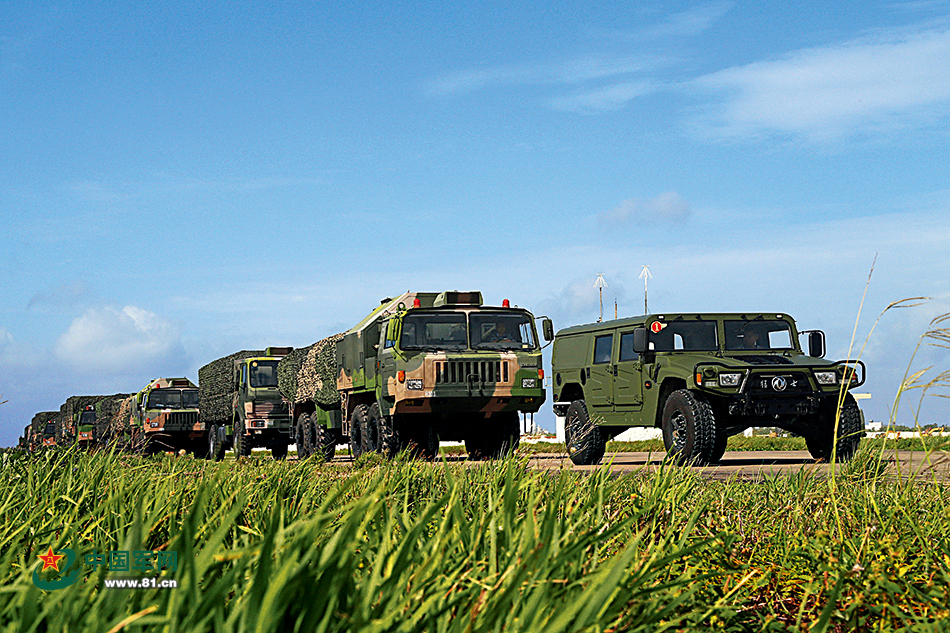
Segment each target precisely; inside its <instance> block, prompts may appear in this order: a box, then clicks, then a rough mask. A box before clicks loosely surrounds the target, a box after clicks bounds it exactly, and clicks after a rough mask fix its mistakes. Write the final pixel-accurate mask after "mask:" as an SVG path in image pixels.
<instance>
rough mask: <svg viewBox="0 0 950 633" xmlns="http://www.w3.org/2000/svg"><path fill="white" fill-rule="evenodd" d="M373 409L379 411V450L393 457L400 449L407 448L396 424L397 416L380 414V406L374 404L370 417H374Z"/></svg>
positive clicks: (388, 456)
mask: <svg viewBox="0 0 950 633" xmlns="http://www.w3.org/2000/svg"><path fill="white" fill-rule="evenodd" d="M373 409H375V410H376V413H377V418H376V419H377V420H378V424H377V428H378V429H379V450H380V452H382V454H383V455H385V456H386V457H387V458H389V459H392V458H393V457H395V456H396V455H398V454H399V451H401V450H403V449H404V448H406V446H405V445H404V444H403V443H402V441H401V437H400V433H399V429H398V428H397V427H396V425H395V424H394V422H395V419H394V417H395V416H391V415H379V408H378V407H377V405H375V404H374V405H373V408H372V409H370V413H369V415H370V418H372V417H373Z"/></svg>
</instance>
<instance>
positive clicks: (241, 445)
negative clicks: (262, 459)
mask: <svg viewBox="0 0 950 633" xmlns="http://www.w3.org/2000/svg"><path fill="white" fill-rule="evenodd" d="M250 439H251V438H249V437H248V436H247V435H245V434H244V422H243V421H242V420H240V419H239V420H237V421H235V423H234V458H235V459H241V458H242V457H250V456H251V442H250Z"/></svg>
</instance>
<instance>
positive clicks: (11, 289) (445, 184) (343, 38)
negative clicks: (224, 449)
mask: <svg viewBox="0 0 950 633" xmlns="http://www.w3.org/2000/svg"><path fill="white" fill-rule="evenodd" d="M948 122H950V2H945V1H934V2H930V1H912V2H883V3H882V2H874V1H871V2H864V3H839V4H837V5H835V4H834V3H832V5H831V6H830V5H829V3H827V2H806V3H796V4H795V5H794V7H793V6H792V5H789V4H788V3H764V2H756V3H743V2H663V3H652V2H628V3H613V2H605V3H598V4H597V5H596V6H591V5H590V3H583V4H582V3H570V2H564V3H557V4H547V5H546V4H544V3H541V4H539V3H533V2H526V3H520V4H519V3H511V2H505V3H484V2H478V3H465V2H456V3H449V5H446V4H445V3H442V2H438V3H428V4H422V3H401V4H400V3H396V4H387V5H385V6H384V5H380V4H379V3H349V4H347V5H346V6H345V7H344V6H339V7H336V6H333V5H332V3H331V4H328V5H326V6H313V5H312V3H295V2H287V3H283V5H282V6H280V7H275V6H272V3H241V5H240V6H232V5H230V4H228V3H219V2H213V1H211V2H203V3H179V2H162V3H152V2H144V3H127V4H117V3H108V2H81V3H79V2H61V3H42V2H36V3H33V2H20V1H14V2H4V3H3V4H2V5H0V144H2V147H3V148H4V151H3V152H0V218H2V220H3V223H2V227H3V228H2V231H0V279H2V280H3V283H2V285H0V394H2V397H0V400H2V399H6V400H8V402H7V403H6V404H4V405H2V406H0V444H3V445H9V444H12V443H14V442H15V441H16V437H17V436H18V435H19V433H20V432H21V430H22V427H23V425H25V424H26V423H27V422H28V421H29V418H30V417H31V416H32V414H33V413H34V412H36V411H41V410H47V409H57V408H58V407H59V405H60V404H61V403H62V402H63V401H64V400H65V398H66V397H68V396H70V395H77V394H88V393H115V392H124V391H136V390H138V389H140V388H141V387H142V386H143V385H144V384H145V383H146V382H147V381H149V380H150V379H152V378H155V377H157V376H170V375H182V374H184V375H187V376H189V377H191V378H192V379H194V378H195V377H196V375H197V368H198V367H200V366H201V365H203V364H205V363H207V362H209V361H210V360H213V359H214V358H217V357H219V356H223V355H225V354H229V353H231V352H233V351H236V350H238V349H244V348H253V347H263V346H266V345H284V344H290V345H307V344H310V343H312V342H313V341H315V340H318V339H320V338H323V337H324V336H327V335H329V334H332V333H335V332H338V331H342V330H344V329H346V328H348V327H349V326H350V325H352V324H353V323H355V322H356V321H358V320H359V319H360V318H362V317H363V316H364V314H365V313H367V312H368V311H369V310H371V309H372V308H373V307H374V306H375V305H377V301H378V300H379V299H381V298H383V297H385V296H390V295H393V294H395V293H398V292H402V291H405V290H407V289H413V290H443V289H454V288H458V289H463V290H465V289H481V290H482V291H483V292H484V293H485V295H486V298H487V299H488V300H489V301H490V302H491V303H495V304H498V303H500V302H501V300H502V299H504V298H509V299H511V301H512V302H513V303H516V304H519V305H522V306H525V307H528V308H530V309H532V310H533V311H534V312H535V313H536V314H539V315H540V314H545V315H548V316H550V317H551V318H553V319H554V321H555V325H556V327H558V328H560V327H566V326H568V325H574V324H578V323H585V322H590V321H593V320H595V319H596V318H597V316H598V305H597V291H596V290H595V289H594V287H593V282H594V279H595V278H596V276H597V274H598V273H604V275H605V278H606V281H607V283H608V288H607V289H605V303H606V304H607V305H608V308H609V309H608V311H609V312H610V313H611V314H612V310H613V303H614V301H616V302H617V305H618V311H619V313H620V314H621V316H624V315H634V314H639V313H641V312H642V307H643V296H642V291H643V287H642V282H641V281H640V280H639V279H638V275H639V274H640V270H641V267H642V265H644V264H649V265H650V268H651V271H652V273H653V275H654V278H653V279H652V280H651V284H650V308H651V311H668V312H672V311H704V310H723V311H725V310H730V311H731V310H768V311H776V312H787V313H790V314H792V315H793V316H795V317H796V319H797V320H798V321H799V324H800V326H802V327H803V328H805V327H808V328H821V329H824V330H825V331H826V332H827V334H828V339H829V355H830V356H837V357H843V356H845V355H847V353H848V347H849V343H850V341H851V338H852V332H853V331H854V329H855V321H856V319H857V316H858V312H859V308H861V305H862V304H861V301H862V295H863V293H864V290H865V284H866V282H867V279H868V275H869V272H870V271H871V267H872V263H873V262H875V261H876V263H875V264H874V272H873V275H872V276H871V281H870V286H869V288H868V292H867V297H866V298H865V300H864V304H863V309H862V311H861V319H860V321H859V322H858V325H857V335H856V342H857V345H858V347H861V346H862V344H863V343H864V341H865V340H866V339H867V340H868V344H867V347H866V348H865V349H864V356H863V358H864V360H865V361H866V362H867V363H868V366H869V376H870V380H869V383H868V386H867V389H866V390H867V391H870V392H871V393H872V399H871V400H870V401H866V402H865V403H864V404H863V407H864V409H865V411H866V413H867V415H868V417H869V418H872V419H876V420H882V419H885V420H886V419H887V417H888V412H889V410H890V407H891V404H892V402H893V399H894V395H895V393H896V390H897V387H898V385H899V384H900V381H901V377H902V376H903V374H904V371H905V370H906V369H907V365H908V361H909V360H910V357H911V354H912V353H913V350H914V347H915V345H916V343H917V341H918V338H919V337H920V335H921V334H922V333H923V332H924V331H926V330H927V328H928V324H929V322H930V320H931V319H933V318H935V317H937V316H939V315H941V314H944V313H947V312H950V279H948V269H950V267H948V263H950V257H948V255H947V244H948V243H950V220H948V217H950V158H948V157H950V152H948V151H947V148H948V131H950V126H948ZM912 296H926V297H929V298H930V299H929V300H928V301H927V302H925V303H924V304H923V305H921V306H918V307H916V308H912V309H904V310H891V311H889V312H888V313H886V314H885V315H884V316H883V317H882V318H881V320H880V322H879V323H878V325H877V326H876V328H874V330H873V332H871V329H872V325H873V323H874V322H875V319H876V318H877V316H878V314H879V313H880V312H881V311H882V310H883V309H884V308H885V307H886V306H887V305H888V304H889V303H890V302H892V301H896V300H899V299H902V298H905V297H912ZM869 332H870V333H871V334H870V338H868V334H869ZM856 353H857V350H855V351H854V352H852V355H855V354H856ZM948 360H950V359H948V354H947V350H946V349H943V348H938V347H933V346H925V347H924V348H923V349H922V350H921V351H920V352H919V353H918V355H917V357H916V359H915V364H914V368H915V369H924V368H926V367H931V366H932V367H933V369H931V373H930V374H927V375H936V374H937V373H939V372H940V371H943V370H944V369H946V368H947V364H948ZM915 407H916V405H915ZM947 412H948V408H947V407H946V405H944V404H942V401H941V400H940V399H937V398H928V399H927V400H925V402H924V404H923V406H922V407H921V408H920V416H921V421H922V422H923V423H927V422H939V423H944V422H947V419H946V418H947V415H946V414H947ZM912 413H913V411H912V409H911V408H909V407H906V406H905V407H902V409H901V411H900V412H899V414H898V417H899V421H903V422H905V423H906V421H907V420H908V419H909V417H910V416H911V415H912ZM538 420H539V421H540V422H541V423H542V424H543V425H546V426H549V427H553V416H552V414H551V413H550V409H549V408H547V407H546V408H545V409H544V410H543V412H542V414H540V415H539V417H538Z"/></svg>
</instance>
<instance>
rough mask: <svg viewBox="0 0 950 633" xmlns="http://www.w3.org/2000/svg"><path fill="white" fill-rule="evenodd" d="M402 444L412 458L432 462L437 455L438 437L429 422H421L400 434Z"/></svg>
mask: <svg viewBox="0 0 950 633" xmlns="http://www.w3.org/2000/svg"><path fill="white" fill-rule="evenodd" d="M402 436H403V444H404V446H405V448H406V450H408V451H409V452H410V453H411V454H412V456H413V457H415V458H418V459H424V460H426V461H430V462H431V461H432V460H433V459H435V457H436V455H438V454H439V436H438V435H437V434H436V432H435V427H433V426H432V424H430V423H429V421H427V420H426V421H423V422H421V423H419V424H417V425H414V426H412V427H410V428H409V429H408V430H407V431H406V432H404V433H402Z"/></svg>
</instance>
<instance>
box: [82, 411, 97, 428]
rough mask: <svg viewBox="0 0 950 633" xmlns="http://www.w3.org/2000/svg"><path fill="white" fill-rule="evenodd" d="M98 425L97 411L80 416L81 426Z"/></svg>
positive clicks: (83, 413) (85, 412)
mask: <svg viewBox="0 0 950 633" xmlns="http://www.w3.org/2000/svg"><path fill="white" fill-rule="evenodd" d="M95 423H96V412H95V411H83V412H82V415H81V416H79V424H80V425H88V424H95Z"/></svg>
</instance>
